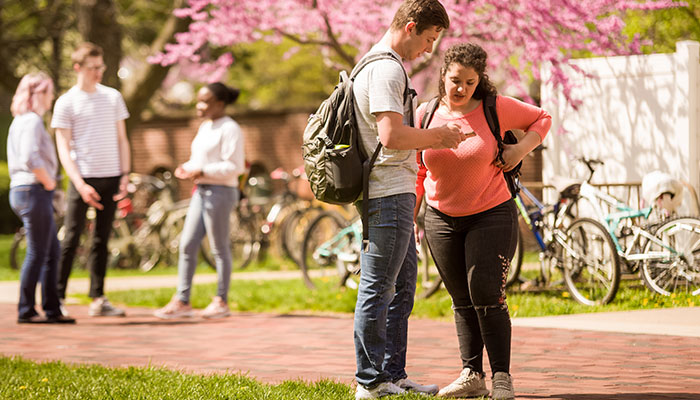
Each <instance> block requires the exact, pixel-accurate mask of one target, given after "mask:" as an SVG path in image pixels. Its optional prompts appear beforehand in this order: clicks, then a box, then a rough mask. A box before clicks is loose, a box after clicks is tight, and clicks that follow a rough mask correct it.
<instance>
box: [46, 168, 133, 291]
mask: <svg viewBox="0 0 700 400" xmlns="http://www.w3.org/2000/svg"><path fill="white" fill-rule="evenodd" d="M119 179H120V177H118V176H116V177H110V178H86V179H85V182H86V183H87V184H88V185H90V186H92V187H94V188H95V190H96V191H97V193H98V194H99V195H100V197H101V200H100V203H101V204H102V206H103V207H104V209H102V210H95V211H96V212H97V213H96V216H95V230H94V232H92V235H93V237H92V247H91V248H90V254H89V256H88V267H89V270H90V293H89V295H90V297H92V298H97V297H101V296H102V295H104V283H105V274H106V273H107V256H108V252H107V242H108V241H109V234H110V232H111V231H112V222H114V212H115V211H116V208H117V204H116V202H115V201H114V200H112V197H113V196H114V195H115V194H117V191H119ZM67 201H68V209H67V210H66V216H65V218H64V220H63V225H64V226H65V228H66V236H65V237H64V238H63V241H62V242H61V261H60V263H59V281H58V295H59V297H60V298H62V299H63V298H65V297H66V287H67V286H68V277H69V276H70V273H71V269H72V268H73V260H74V258H75V252H76V250H77V249H78V245H79V244H80V234H81V233H82V232H83V229H85V217H86V213H87V209H88V205H87V204H85V202H84V201H83V199H82V198H81V197H80V193H78V191H77V190H76V189H75V186H73V182H71V183H70V185H69V186H68V200H67Z"/></svg>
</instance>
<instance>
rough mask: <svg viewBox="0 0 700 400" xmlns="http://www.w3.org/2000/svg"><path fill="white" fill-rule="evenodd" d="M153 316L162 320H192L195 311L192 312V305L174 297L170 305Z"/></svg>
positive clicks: (155, 312)
mask: <svg viewBox="0 0 700 400" xmlns="http://www.w3.org/2000/svg"><path fill="white" fill-rule="evenodd" d="M153 315H154V316H156V317H157V318H160V319H176V318H192V317H194V311H192V306H191V305H189V304H185V303H183V302H182V301H180V300H179V299H177V298H174V297H173V299H172V300H170V303H168V304H166V305H165V307H163V308H159V309H158V310H156V311H154V312H153Z"/></svg>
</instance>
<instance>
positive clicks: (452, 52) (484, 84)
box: [438, 43, 498, 100]
mask: <svg viewBox="0 0 700 400" xmlns="http://www.w3.org/2000/svg"><path fill="white" fill-rule="evenodd" d="M487 57H488V55H487V54H486V51H485V50H484V49H483V48H481V46H479V45H478V44H474V43H461V44H456V45H454V46H451V47H450V48H449V49H447V51H446V52H445V59H444V62H443V64H442V68H440V81H439V83H438V91H439V92H440V98H441V99H442V98H444V97H445V96H446V94H447V93H445V74H446V73H447V69H448V68H450V65H452V64H454V63H458V64H460V65H462V66H463V67H465V68H473V69H474V71H475V72H476V73H477V74H478V75H479V84H478V85H477V86H476V90H475V91H474V94H473V95H472V97H473V98H474V99H476V100H483V99H484V98H485V97H486V95H488V94H492V95H494V96H495V95H496V94H497V93H498V91H497V90H496V87H495V86H494V85H493V83H491V80H490V79H489V76H488V75H487V74H486V58H487Z"/></svg>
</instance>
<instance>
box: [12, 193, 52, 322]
mask: <svg viewBox="0 0 700 400" xmlns="http://www.w3.org/2000/svg"><path fill="white" fill-rule="evenodd" d="M52 199H53V191H48V190H45V189H44V188H43V186H41V185H39V184H34V185H22V186H16V187H13V188H12V189H10V206H11V207H12V211H14V212H15V214H17V216H18V217H19V218H20V219H21V220H22V224H23V225H24V230H25V232H26V237H25V238H26V241H27V254H26V255H25V257H24V262H23V263H22V271H21V273H20V283H19V288H20V289H19V305H18V307H17V309H18V312H19V318H31V317H33V316H35V315H37V312H36V309H35V308H34V307H35V305H36V284H37V282H39V281H41V306H42V308H43V309H44V312H45V313H46V316H47V317H57V316H59V315H61V311H60V309H59V302H58V294H57V293H56V276H57V271H58V238H57V237H56V222H55V221H54V219H53V204H52Z"/></svg>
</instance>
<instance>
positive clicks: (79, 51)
mask: <svg viewBox="0 0 700 400" xmlns="http://www.w3.org/2000/svg"><path fill="white" fill-rule="evenodd" d="M102 54H103V53H102V47H100V46H98V45H96V44H95V43H90V42H85V43H83V44H81V45H80V46H78V47H77V48H76V49H75V50H74V51H73V54H71V56H70V59H71V61H73V64H78V65H83V63H84V62H85V60H86V59H87V58H88V57H102Z"/></svg>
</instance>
